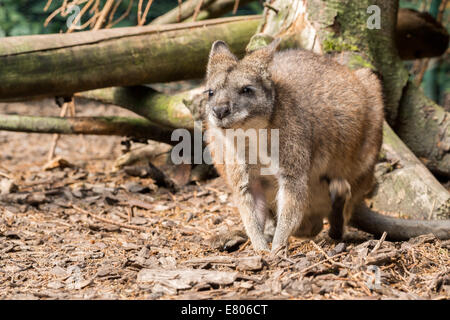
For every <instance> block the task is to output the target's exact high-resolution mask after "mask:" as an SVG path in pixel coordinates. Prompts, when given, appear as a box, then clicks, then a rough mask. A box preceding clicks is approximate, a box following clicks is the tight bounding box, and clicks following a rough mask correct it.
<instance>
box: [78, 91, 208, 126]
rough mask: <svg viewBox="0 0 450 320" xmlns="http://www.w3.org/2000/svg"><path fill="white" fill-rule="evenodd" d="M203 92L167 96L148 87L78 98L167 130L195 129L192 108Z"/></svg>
mask: <svg viewBox="0 0 450 320" xmlns="http://www.w3.org/2000/svg"><path fill="white" fill-rule="evenodd" d="M202 91H203V90H202V89H201V88H197V89H194V90H191V91H187V92H183V93H179V94H175V95H167V94H163V93H160V92H158V91H156V90H153V89H152V88H149V87H145V86H134V87H113V88H105V89H97V90H91V91H86V92H80V93H78V94H77V95H76V97H81V98H86V99H91V100H95V101H98V102H101V103H105V104H112V105H116V106H119V107H122V108H125V109H128V110H130V111H133V112H135V113H136V114H138V115H140V116H143V117H145V118H147V119H149V120H150V121H152V122H154V123H157V124H159V125H161V126H164V127H170V128H174V129H176V128H186V129H188V130H193V129H194V119H193V117H192V113H191V111H192V110H191V109H190V108H191V106H192V104H193V103H194V100H195V99H197V97H199V96H201V95H202Z"/></svg>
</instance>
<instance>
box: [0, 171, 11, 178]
mask: <svg viewBox="0 0 450 320" xmlns="http://www.w3.org/2000/svg"><path fill="white" fill-rule="evenodd" d="M0 176H2V177H5V178H7V179H9V180H13V178H12V177H11V176H10V175H8V174H6V173H4V172H2V171H0Z"/></svg>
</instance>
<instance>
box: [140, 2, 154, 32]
mask: <svg viewBox="0 0 450 320" xmlns="http://www.w3.org/2000/svg"><path fill="white" fill-rule="evenodd" d="M152 3H153V0H148V2H147V6H146V7H145V9H144V13H143V15H142V16H141V24H139V25H140V26H143V25H144V24H145V21H146V20H147V15H148V11H149V10H150V7H151V5H152Z"/></svg>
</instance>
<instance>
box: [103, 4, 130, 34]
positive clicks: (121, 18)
mask: <svg viewBox="0 0 450 320" xmlns="http://www.w3.org/2000/svg"><path fill="white" fill-rule="evenodd" d="M133 2H134V0H130V3H129V4H128V8H127V11H125V13H124V14H122V15H121V16H120V17H119V18H118V19H117V20H116V21H114V22H111V23H109V24H108V25H107V26H106V28H111V27H113V26H115V25H116V24H118V23H119V22H120V21H122V20H123V19H125V18H126V17H127V16H128V15H129V14H130V12H131V8H132V7H133Z"/></svg>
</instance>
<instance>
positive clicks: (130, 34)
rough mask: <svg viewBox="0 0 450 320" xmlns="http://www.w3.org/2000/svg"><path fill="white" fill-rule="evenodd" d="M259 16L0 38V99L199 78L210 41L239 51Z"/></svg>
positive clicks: (201, 74) (241, 49)
mask: <svg viewBox="0 0 450 320" xmlns="http://www.w3.org/2000/svg"><path fill="white" fill-rule="evenodd" d="M259 19H260V17H259V16H245V17H233V18H222V19H214V20H208V21H204V22H202V21H200V22H192V23H182V24H175V25H164V26H145V27H130V28H117V29H109V30H97V31H86V32H78V33H73V34H52V35H34V36H22V37H9V38H3V39H2V41H0V70H1V72H0V83H1V84H2V85H1V86H0V101H1V100H13V99H26V98H30V97H34V96H70V95H72V94H73V93H75V92H80V91H86V90H92V89H98V88H105V87H111V86H129V85H138V84H142V83H155V82H169V81H174V80H182V79H192V78H201V77H203V75H204V72H205V66H206V62H207V58H208V53H209V49H210V47H211V44H212V42H213V41H215V40H217V39H224V40H225V41H227V42H228V43H229V44H230V46H231V47H232V48H233V50H234V51H235V52H237V53H238V54H241V55H242V54H244V49H245V46H246V44H247V43H248V40H249V39H250V37H251V36H252V35H253V34H254V32H255V30H256V27H257V25H258V23H259Z"/></svg>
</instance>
